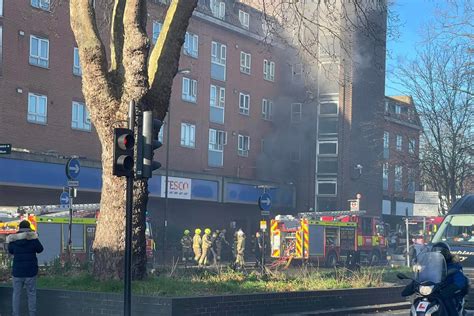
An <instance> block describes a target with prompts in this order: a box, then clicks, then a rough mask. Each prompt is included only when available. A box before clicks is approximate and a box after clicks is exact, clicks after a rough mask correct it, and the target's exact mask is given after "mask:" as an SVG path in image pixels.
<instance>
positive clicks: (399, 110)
mask: <svg viewBox="0 0 474 316" xmlns="http://www.w3.org/2000/svg"><path fill="white" fill-rule="evenodd" d="M401 113H402V107H401V106H400V105H398V104H396V105H395V114H397V115H400V114H401Z"/></svg>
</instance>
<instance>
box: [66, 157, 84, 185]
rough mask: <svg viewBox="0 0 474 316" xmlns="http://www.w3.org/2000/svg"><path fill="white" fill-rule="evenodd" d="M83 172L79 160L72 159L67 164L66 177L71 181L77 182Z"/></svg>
mask: <svg viewBox="0 0 474 316" xmlns="http://www.w3.org/2000/svg"><path fill="white" fill-rule="evenodd" d="M80 171H81V164H80V163H79V159H76V158H71V159H69V160H68V161H67V163H66V176H67V177H68V179H69V180H76V179H77V177H78V176H79V172H80Z"/></svg>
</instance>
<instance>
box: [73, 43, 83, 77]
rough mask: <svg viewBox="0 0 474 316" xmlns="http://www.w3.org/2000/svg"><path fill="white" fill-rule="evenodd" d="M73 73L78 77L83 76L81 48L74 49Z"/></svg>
mask: <svg viewBox="0 0 474 316" xmlns="http://www.w3.org/2000/svg"><path fill="white" fill-rule="evenodd" d="M72 73H73V74H74V75H76V76H82V68H81V61H80V60H79V48H77V47H74V57H73V62H72Z"/></svg>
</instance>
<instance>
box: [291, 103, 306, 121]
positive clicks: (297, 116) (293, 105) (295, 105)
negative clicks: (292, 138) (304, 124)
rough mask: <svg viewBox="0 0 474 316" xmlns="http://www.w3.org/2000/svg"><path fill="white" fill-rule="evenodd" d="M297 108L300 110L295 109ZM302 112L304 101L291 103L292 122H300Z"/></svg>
mask: <svg viewBox="0 0 474 316" xmlns="http://www.w3.org/2000/svg"><path fill="white" fill-rule="evenodd" d="M295 108H297V109H299V111H295V110H294V109H295ZM302 113H303V104H302V103H291V114H290V115H291V123H298V122H301V120H302V117H303V116H302Z"/></svg>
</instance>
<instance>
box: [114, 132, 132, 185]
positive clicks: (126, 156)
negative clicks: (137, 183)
mask: <svg viewBox="0 0 474 316" xmlns="http://www.w3.org/2000/svg"><path fill="white" fill-rule="evenodd" d="M134 145H135V137H134V136H133V131H132V130H130V129H127V128H114V163H113V171H112V173H113V175H114V176H118V177H132V176H133V146H134Z"/></svg>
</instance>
